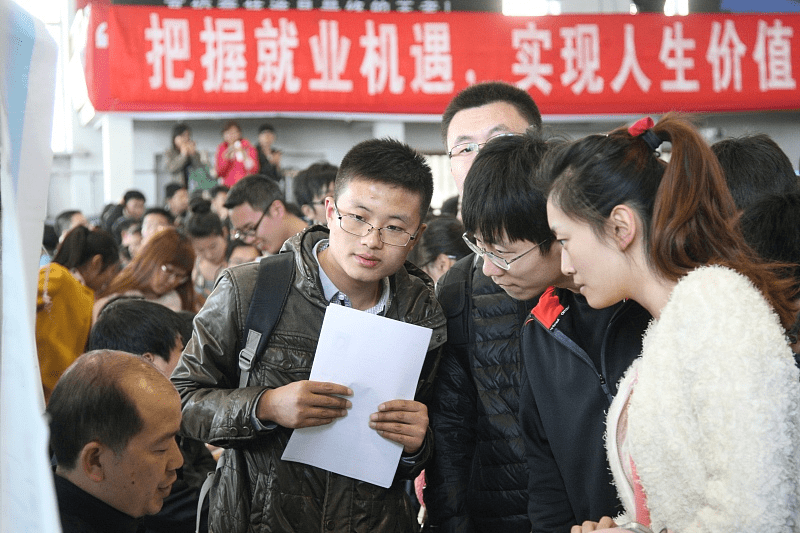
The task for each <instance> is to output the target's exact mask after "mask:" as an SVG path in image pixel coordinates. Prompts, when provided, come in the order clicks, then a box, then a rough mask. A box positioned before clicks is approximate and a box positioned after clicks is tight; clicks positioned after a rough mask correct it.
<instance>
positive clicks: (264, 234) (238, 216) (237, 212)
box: [228, 202, 285, 254]
mask: <svg viewBox="0 0 800 533" xmlns="http://www.w3.org/2000/svg"><path fill="white" fill-rule="evenodd" d="M228 214H229V215H230V217H231V223H232V224H233V227H234V231H235V232H236V231H241V232H243V233H248V235H243V236H242V237H241V240H242V241H244V242H246V243H247V244H252V245H253V246H255V247H256V248H258V249H259V250H260V251H261V252H267V253H270V254H276V253H278V251H279V250H280V249H281V246H282V245H283V241H284V240H285V239H284V238H283V237H282V235H283V231H282V229H281V227H280V222H281V221H280V219H279V218H278V217H277V216H274V217H273V216H270V212H269V210H267V212H266V214H264V212H263V211H258V210H256V209H253V206H251V205H250V204H249V203H248V202H244V203H242V204H239V205H237V206H236V207H233V208H231V209H230V210H229V211H228ZM262 215H263V217H262Z"/></svg>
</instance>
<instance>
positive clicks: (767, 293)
mask: <svg viewBox="0 0 800 533" xmlns="http://www.w3.org/2000/svg"><path fill="white" fill-rule="evenodd" d="M652 131H653V132H654V133H655V134H656V135H658V137H659V138H661V139H663V140H666V141H669V142H670V143H671V144H672V154H671V158H670V161H669V163H667V167H666V169H665V171H664V176H663V178H662V179H661V184H660V186H659V188H658V192H657V194H656V199H655V205H654V208H653V222H652V225H651V228H652V229H651V245H650V248H649V251H650V258H651V260H652V262H653V264H654V266H655V267H656V268H657V269H658V270H659V271H660V272H661V273H662V274H664V276H665V277H667V278H669V279H673V280H677V279H678V278H680V277H682V276H684V275H685V274H686V273H688V272H689V271H690V270H693V269H695V268H697V267H700V266H703V265H707V264H719V265H723V266H726V267H729V268H732V269H733V270H736V271H737V272H739V273H741V274H743V275H744V276H746V277H747V278H749V279H750V281H751V282H752V283H753V284H754V285H755V286H756V288H758V289H759V290H760V291H761V293H762V294H763V295H764V297H765V298H766V299H767V301H768V302H769V303H770V305H771V306H772V307H773V309H774V310H775V312H776V313H777V314H778V316H779V318H780V320H781V323H782V324H783V325H784V327H786V328H788V327H789V326H791V325H792V324H793V323H794V321H795V315H796V313H797V306H796V305H795V304H794V302H793V301H792V295H793V292H792V287H793V282H792V280H791V279H790V278H788V277H786V274H785V270H784V269H783V266H784V265H777V264H774V263H767V262H765V261H763V260H762V259H761V258H759V257H758V255H757V254H756V253H755V251H753V249H752V248H751V247H750V246H749V245H748V244H747V241H746V240H745V238H744V236H743V234H742V231H741V227H740V225H739V216H738V212H737V209H736V204H735V202H734V200H733V196H732V195H731V191H730V189H729V187H728V183H727V181H726V180H725V175H724V173H723V171H722V167H721V166H720V164H719V161H718V160H717V158H716V156H715V155H714V153H713V152H712V151H711V148H710V147H709V146H708V144H707V143H706V142H705V140H704V139H703V138H702V137H701V136H700V134H699V133H698V132H697V130H696V129H695V128H694V127H692V125H691V124H690V123H689V122H688V121H687V120H686V119H684V118H681V117H680V116H678V115H677V114H675V113H668V114H667V115H665V116H664V117H663V118H662V119H661V120H659V121H658V123H657V124H656V125H655V126H654V127H653V129H652Z"/></svg>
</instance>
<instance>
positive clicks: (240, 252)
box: [228, 245, 261, 266]
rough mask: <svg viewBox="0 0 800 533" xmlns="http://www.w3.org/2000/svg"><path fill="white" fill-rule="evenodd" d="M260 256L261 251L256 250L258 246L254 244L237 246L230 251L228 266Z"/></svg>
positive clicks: (241, 263)
mask: <svg viewBox="0 0 800 533" xmlns="http://www.w3.org/2000/svg"><path fill="white" fill-rule="evenodd" d="M259 257H261V253H260V252H259V251H258V248H256V247H255V246H250V245H248V246H237V247H236V248H234V249H233V251H232V252H231V256H230V257H229V258H228V266H236V265H243V264H244V263H250V262H251V261H255V260H256V259H258V258H259Z"/></svg>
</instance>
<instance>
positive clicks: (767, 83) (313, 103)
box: [87, 4, 800, 115]
mask: <svg viewBox="0 0 800 533" xmlns="http://www.w3.org/2000/svg"><path fill="white" fill-rule="evenodd" d="M98 7H101V9H95V10H93V12H92V23H91V25H90V32H92V33H93V35H94V37H95V38H96V37H97V36H98V35H100V36H101V40H102V39H105V40H106V42H107V49H105V50H102V51H95V53H94V54H92V52H90V54H89V57H93V60H90V61H87V65H88V66H87V71H88V72H87V77H88V78H89V81H88V85H89V87H90V94H91V97H92V102H93V104H94V106H95V107H96V108H97V109H99V110H120V111H133V110H135V111H165V110H170V111H176V110H182V111H199V112H205V111H257V112H306V113H307V112H344V113H397V114H437V115H438V114H441V113H442V111H443V110H444V108H445V107H446V105H447V103H448V102H449V101H450V99H451V98H452V96H453V95H454V94H455V93H457V92H458V91H459V90H461V89H463V88H464V87H466V86H467V85H469V84H472V83H475V82H478V81H483V80H505V81H508V82H510V83H513V84H516V85H517V86H518V87H521V88H523V89H525V90H527V91H529V92H530V94H531V95H532V96H533V98H534V99H535V100H536V102H537V103H538V104H539V106H540V108H541V110H542V112H543V113H544V114H598V113H599V114H603V113H613V114H619V113H625V114H627V113H658V112H664V111H669V110H681V111H693V112H709V111H746V110H771V109H798V108H800V90H798V87H797V77H798V76H800V44H798V43H800V15H794V14H791V15H787V14H760V15H729V14H713V15H710V14H709V15H705V14H697V15H690V16H687V17H666V16H661V15H649V14H639V15H585V16H584V15H564V16H549V17H535V18H534V17H506V16H503V15H499V14H491V13H434V14H421V13H371V12H362V13H353V12H324V11H301V10H287V11H249V10H244V9H235V10H219V9H217V10H205V11H203V10H187V9H168V8H158V7H142V6H121V5H107V4H106V5H103V6H98ZM105 21H107V31H105V32H101V31H99V30H100V29H102V28H101V27H100V25H101V24H102V23H103V22H105ZM95 40H96V39H95ZM91 41H92V39H90V46H97V44H98V43H97V42H94V43H92V42H91ZM101 44H102V43H101ZM97 52H103V53H97ZM104 76H107V77H104Z"/></svg>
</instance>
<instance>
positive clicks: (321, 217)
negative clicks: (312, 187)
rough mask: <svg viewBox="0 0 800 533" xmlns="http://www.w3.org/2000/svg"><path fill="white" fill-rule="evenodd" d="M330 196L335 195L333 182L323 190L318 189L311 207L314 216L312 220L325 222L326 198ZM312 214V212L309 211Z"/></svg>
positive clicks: (320, 222)
mask: <svg viewBox="0 0 800 533" xmlns="http://www.w3.org/2000/svg"><path fill="white" fill-rule="evenodd" d="M328 196H333V182H330V183H329V184H328V187H327V188H326V189H324V190H322V191H317V194H315V195H314V197H313V199H312V200H311V201H312V205H311V207H312V208H313V211H314V213H313V216H312V218H311V220H314V221H316V222H317V223H319V224H325V223H326V221H325V198H327V197H328ZM309 215H311V213H309Z"/></svg>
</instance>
